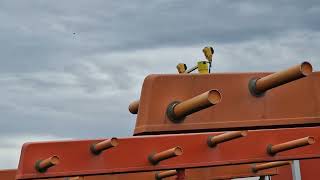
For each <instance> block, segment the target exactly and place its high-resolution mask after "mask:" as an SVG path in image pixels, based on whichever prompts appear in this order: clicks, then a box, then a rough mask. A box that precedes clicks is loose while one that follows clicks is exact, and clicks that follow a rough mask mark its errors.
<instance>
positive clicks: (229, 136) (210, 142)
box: [208, 131, 248, 147]
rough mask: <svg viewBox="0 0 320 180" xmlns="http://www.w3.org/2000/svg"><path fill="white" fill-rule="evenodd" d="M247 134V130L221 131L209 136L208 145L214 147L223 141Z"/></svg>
mask: <svg viewBox="0 0 320 180" xmlns="http://www.w3.org/2000/svg"><path fill="white" fill-rule="evenodd" d="M247 134H248V131H235V132H227V133H223V134H220V135H217V136H209V138H208V145H209V146H210V147H215V146H216V145H218V144H219V143H223V142H226V141H230V140H233V139H237V138H240V137H245V136H247Z"/></svg>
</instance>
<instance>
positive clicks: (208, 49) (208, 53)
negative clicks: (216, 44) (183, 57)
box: [202, 47, 214, 62]
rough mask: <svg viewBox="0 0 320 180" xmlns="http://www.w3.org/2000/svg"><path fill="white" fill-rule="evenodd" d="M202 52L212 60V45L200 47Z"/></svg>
mask: <svg viewBox="0 0 320 180" xmlns="http://www.w3.org/2000/svg"><path fill="white" fill-rule="evenodd" d="M202 52H203V53H204V56H206V59H207V60H208V61H209V62H211V61H212V58H213V57H212V56H213V54H214V50H213V48H212V47H205V48H203V49H202Z"/></svg>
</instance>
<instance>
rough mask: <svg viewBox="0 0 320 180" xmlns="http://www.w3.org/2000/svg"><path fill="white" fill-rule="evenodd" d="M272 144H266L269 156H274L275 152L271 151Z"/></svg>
mask: <svg viewBox="0 0 320 180" xmlns="http://www.w3.org/2000/svg"><path fill="white" fill-rule="evenodd" d="M272 146H273V145H272V144H269V145H268V146H267V153H268V154H269V155H270V156H274V155H276V153H274V152H272Z"/></svg>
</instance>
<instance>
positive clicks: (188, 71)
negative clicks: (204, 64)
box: [185, 66, 198, 73]
mask: <svg viewBox="0 0 320 180" xmlns="http://www.w3.org/2000/svg"><path fill="white" fill-rule="evenodd" d="M196 69H198V66H193V67H192V68H190V69H188V70H186V72H185V73H191V72H192V71H194V70H196Z"/></svg>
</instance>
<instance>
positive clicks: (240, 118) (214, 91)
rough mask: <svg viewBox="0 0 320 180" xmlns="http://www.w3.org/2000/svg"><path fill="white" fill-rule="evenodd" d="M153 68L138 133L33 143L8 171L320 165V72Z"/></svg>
mask: <svg viewBox="0 0 320 180" xmlns="http://www.w3.org/2000/svg"><path fill="white" fill-rule="evenodd" d="M312 71H313V70H312V66H311V64H309V63H308V62H303V63H301V64H299V65H296V66H293V67H292V68H289V69H287V70H284V71H280V72H277V73H220V74H184V73H183V74H176V75H150V76H148V77H147V78H146V79H145V81H144V83H143V87H142V92H141V95H140V100H137V101H134V102H133V103H131V104H130V105H129V111H130V112H131V113H133V114H137V121H136V127H135V131H134V136H132V137H127V138H115V137H113V138H106V139H94V140H72V141H53V142H37V143H26V144H24V145H23V147H22V151H21V156H20V161H19V166H18V169H17V170H16V171H15V170H10V171H0V179H5V180H13V179H17V180H27V179H51V180H66V179H68V180H124V179H133V180H134V179H139V180H147V179H151V180H152V179H153V180H159V179H165V180H167V179H168V180H170V179H171V180H173V179H175V180H198V179H204V180H209V179H232V178H239V177H252V176H272V177H273V180H274V179H275V180H280V179H281V180H289V179H292V178H293V176H292V175H291V171H292V168H291V164H292V163H291V161H292V160H300V162H301V163H300V167H301V176H302V178H303V180H311V179H312V180H313V179H314V178H313V177H315V176H319V175H320V172H317V171H316V170H314V168H313V167H316V166H317V165H318V164H320V159H319V158H320V146H319V141H320V127H318V126H319V125H320V95H319V92H320V72H315V73H312Z"/></svg>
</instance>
